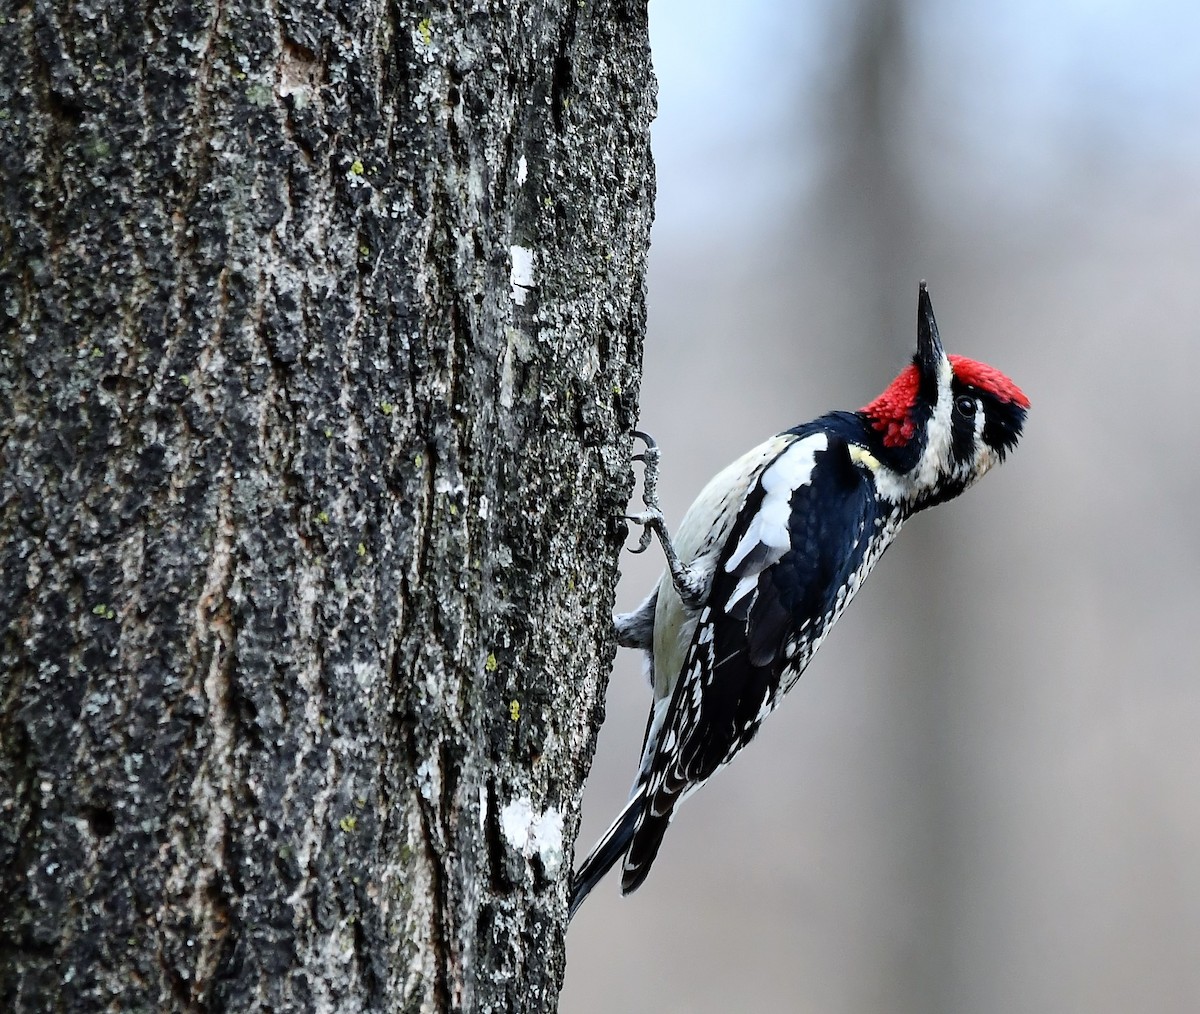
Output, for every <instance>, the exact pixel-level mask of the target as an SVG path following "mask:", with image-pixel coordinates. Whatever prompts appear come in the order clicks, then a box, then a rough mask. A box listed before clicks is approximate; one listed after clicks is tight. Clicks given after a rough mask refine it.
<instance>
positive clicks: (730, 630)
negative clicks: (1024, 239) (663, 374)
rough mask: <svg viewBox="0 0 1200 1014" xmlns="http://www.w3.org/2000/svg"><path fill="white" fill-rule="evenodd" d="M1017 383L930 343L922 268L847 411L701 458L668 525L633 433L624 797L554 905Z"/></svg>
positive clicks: (1019, 415) (986, 441) (701, 749)
mask: <svg viewBox="0 0 1200 1014" xmlns="http://www.w3.org/2000/svg"><path fill="white" fill-rule="evenodd" d="M1029 404H1030V403H1029V399H1028V398H1027V397H1026V395H1025V394H1024V392H1023V391H1022V390H1021V389H1020V388H1019V387H1017V385H1016V384H1014V383H1013V381H1012V380H1010V379H1009V378H1008V377H1007V376H1006V375H1005V374H1003V373H1001V372H1000V371H999V370H997V369H995V368H994V367H992V366H989V365H987V364H986V363H981V362H977V361H975V360H972V359H967V358H966V357H964V356H958V355H947V354H946V352H945V350H944V349H943V346H942V341H941V337H940V335H939V333H938V326H937V321H936V319H935V318H934V313H933V303H932V300H931V298H930V295H929V290H928V287H927V285H926V284H925V282H923V281H922V282H921V284H920V287H919V290H918V299H917V350H916V353H915V354H914V355H913V357H912V361H911V362H910V363H909V364H907V365H906V366H905V367H904V368H903V369H902V370H901V372H900V373H899V375H898V376H897V377H896V378H895V379H894V380H893V381H892V382H891V384H889V385H888V387H887V388H886V389H885V390H884V391H883V393H882V394H880V395H879V396H878V397H877V398H875V399H874V400H873V401H871V402H870V403H868V404H867V405H865V406H864V407H863V408H860V409H858V410H857V411H854V412H846V411H835V412H829V413H827V414H826V415H823V416H821V417H820V418H818V419H815V420H813V421H812V422H807V423H803V424H802V425H799V426H795V427H793V428H792V429H789V430H786V431H784V432H782V433H779V434H777V435H776V436H773V437H771V438H770V439H768V440H766V441H764V442H763V443H761V444H759V445H758V446H757V447H754V448H753V449H751V450H750V451H748V452H747V453H745V454H744V455H742V456H741V457H740V458H738V459H737V460H736V461H734V462H733V463H732V464H730V465H729V466H728V467H727V468H725V469H724V470H722V471H721V472H719V473H718V474H717V475H716V476H715V477H714V478H713V479H711V480H710V481H709V482H708V484H707V485H706V486H705V487H704V489H703V490H702V491H701V493H700V494H699V496H697V498H696V500H695V502H694V503H693V504H692V505H691V507H690V508H689V509H688V510H687V512H686V514H685V515H684V518H683V521H682V522H681V523H680V526H679V529H678V531H677V533H676V535H675V537H674V539H672V538H671V537H670V533H669V531H668V529H667V526H666V522H665V519H664V517H663V514H662V511H661V509H660V508H659V506H658V500H657V491H656V485H657V477H658V463H659V452H658V446H657V444H656V443H655V442H654V441H653V440H652V439H651V438H650V437H649V436H647V435H646V434H644V433H640V432H635V436H636V437H637V438H638V439H640V440H642V441H643V442H644V443H645V445H646V450H645V452H644V453H643V454H639V455H637V456H636V457H635V459H634V460H638V461H641V462H642V463H643V465H644V468H645V476H644V480H643V502H644V505H645V507H646V510H645V511H644V512H642V513H640V514H636V515H633V516H631V517H629V519H628V520H630V521H634V522H636V523H638V524H639V525H640V526H641V528H642V531H641V539H640V542H639V545H638V546H637V548H636V549H634V550H633V551H634V552H641V551H644V550H645V549H646V548H648V546H649V544H650V542H651V540H652V538H653V537H654V536H657V537H658V540H659V541H660V543H661V544H662V548H663V552H664V555H665V557H666V561H667V567H666V570H665V571H664V572H663V575H662V577H661V579H660V580H659V581H658V583H657V584H656V586H655V588H654V589H653V590H652V591H651V593H650V594H649V595H648V596H647V597H646V599H645V600H644V601H643V602H642V603H641V605H639V606H638V607H637V609H635V610H634V611H633V612H631V613H624V614H619V615H617V616H616V617H615V618H614V630H615V636H616V640H617V643H618V645H620V646H622V647H628V648H637V649H640V650H641V651H643V652H644V653H645V665H646V674H647V678H648V679H649V681H650V683H651V686H652V688H653V703H652V705H651V708H650V714H649V717H648V719H647V724H646V732H645V737H644V739H643V746H642V752H641V757H640V761H639V765H638V771H637V775H636V777H635V779H634V783H633V788H632V791H631V793H630V797H629V802H628V803H627V804H626V806H625V808H624V809H623V810H622V811H621V813H620V814H619V815H618V816H617V818H616V820H614V821H613V823H612V825H611V826H610V827H609V829H608V830H607V831H606V832H605V834H604V835H603V837H602V838H601V839H600V841H599V842H598V843H597V845H596V846H595V848H594V849H593V850H592V851H591V853H590V854H589V855H588V856H587V858H586V859H585V860H584V861H583V863H582V864H581V865H580V867H579V869H578V870H577V871H576V872H575V874H574V876H573V877H572V880H571V887H570V897H569V905H568V913H569V914H568V918H569V919H570V918H573V917H574V916H575V914H576V912H577V911H578V910H579V906H580V905H581V904H582V903H583V901H584V899H585V898H586V897H587V896H588V894H589V892H590V891H591V890H592V889H593V888H594V887H595V886H596V884H597V883H599V881H600V880H601V879H602V878H603V877H604V875H605V874H606V873H607V872H608V871H609V870H610V869H611V868H612V867H613V866H614V865H615V864H616V863H617V862H618V861H621V860H622V859H623V864H622V869H621V892H622V894H629V893H630V892H632V891H634V890H636V889H637V888H638V887H639V886H640V885H641V884H642V883H643V881H644V880H645V879H646V876H647V874H648V873H649V872H650V868H651V865H652V864H653V862H654V860H655V857H656V856H657V855H658V851H659V847H660V845H661V844H662V840H663V836H664V835H665V833H666V830H667V827H668V826H669V824H670V822H671V819H672V817H673V816H674V814H675V811H676V809H677V808H678V806H679V804H680V803H682V802H683V801H684V800H685V799H687V798H688V797H689V796H690V795H692V793H694V792H695V791H696V790H697V789H699V788H700V787H701V786H702V785H704V784H705V783H706V782H707V781H708V780H709V778H711V777H712V776H713V775H714V774H715V773H716V772H717V771H718V770H720V769H721V768H723V767H724V766H725V765H727V764H729V763H730V761H732V760H733V758H734V757H735V756H736V755H737V754H738V753H739V752H740V751H741V750H742V748H743V747H745V746H746V745H747V744H748V743H749V742H750V741H751V740H752V739H753V738H754V736H755V733H756V732H757V731H758V729H759V727H760V725H761V724H762V722H763V720H764V719H765V718H766V717H767V716H768V715H769V714H770V713H771V712H772V711H774V710H775V708H776V707H778V705H779V703H780V702H781V701H782V699H783V697H784V695H785V694H786V693H787V691H788V690H790V689H791V687H792V686H793V685H794V684H795V683H796V681H797V679H799V677H800V675H801V673H803V671H804V669H805V667H806V666H807V665H808V664H809V662H810V661H811V660H812V657H813V654H814V653H815V652H816V650H817V648H818V647H819V646H820V645H821V642H822V641H823V640H824V639H825V637H826V636H827V635H828V633H829V631H830V629H831V628H832V627H833V625H834V623H836V622H837V620H838V618H839V617H840V616H841V615H842V613H843V612H844V611H845V609H846V607H847V606H848V605H849V604H850V601H851V600H852V599H853V598H854V596H855V594H856V593H857V592H858V590H859V589H860V588H861V587H862V584H863V582H864V581H865V580H866V578H867V576H868V575H869V574H870V572H871V570H872V568H873V567H874V566H875V564H876V563H877V562H878V561H879V558H880V557H881V556H882V555H883V553H884V551H885V550H886V549H887V548H888V547H889V546H890V545H891V543H892V541H893V540H894V539H895V537H896V535H897V533H898V532H899V531H900V529H901V527H902V526H903V525H904V523H905V522H906V521H907V520H908V519H909V518H911V517H912V516H913V515H914V514H916V513H917V512H919V511H922V510H925V509H927V508H929V507H932V506H934V505H935V504H940V503H944V502H946V501H947V500H951V499H953V498H954V497H956V496H958V495H959V494H960V493H962V492H963V491H964V490H966V489H967V488H968V487H969V486H971V485H972V484H974V483H975V482H976V481H978V480H979V479H980V478H981V477H982V476H983V475H985V474H986V473H987V472H989V471H990V470H991V469H992V468H993V467H995V466H996V465H998V464H1000V463H1001V462H1002V461H1004V459H1005V456H1006V455H1007V454H1008V453H1009V452H1010V451H1011V450H1012V449H1013V448H1014V447H1015V446H1016V444H1017V441H1018V439H1019V438H1020V436H1021V433H1022V430H1023V428H1024V425H1025V419H1026V415H1027V413H1028V410H1029Z"/></svg>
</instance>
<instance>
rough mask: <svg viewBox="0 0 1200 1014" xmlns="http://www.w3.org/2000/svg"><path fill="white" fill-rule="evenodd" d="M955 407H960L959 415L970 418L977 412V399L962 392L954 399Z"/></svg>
mask: <svg viewBox="0 0 1200 1014" xmlns="http://www.w3.org/2000/svg"><path fill="white" fill-rule="evenodd" d="M954 407H955V408H956V409H958V412H959V415H964V416H966V417H967V418H968V419H970V418H971V416H973V415H974V414H975V399H974V398H970V397H968V396H967V395H965V394H960V395H959V396H958V397H957V398H955V399H954Z"/></svg>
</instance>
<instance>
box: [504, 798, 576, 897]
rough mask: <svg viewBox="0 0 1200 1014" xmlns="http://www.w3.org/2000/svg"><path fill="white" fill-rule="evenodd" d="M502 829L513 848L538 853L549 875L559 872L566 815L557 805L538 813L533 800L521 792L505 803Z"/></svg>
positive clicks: (527, 857)
mask: <svg viewBox="0 0 1200 1014" xmlns="http://www.w3.org/2000/svg"><path fill="white" fill-rule="evenodd" d="M500 831H501V833H502V834H503V835H504V837H505V840H506V841H507V842H508V843H509V845H511V846H512V847H513V850H514V851H516V852H519V853H520V854H521V855H523V856H524V857H525V858H526V859H532V858H533V856H535V855H536V856H537V857H538V858H539V859H540V860H541V863H542V869H543V870H545V872H546V876H547V877H549V878H550V879H552V880H553V879H554V878H555V877H557V876H558V873H559V871H560V870H561V869H562V863H563V818H562V814H561V813H559V812H558V809H557V808H556V807H553V806H552V807H550V809H548V810H547V811H546V812H545V813H536V812H535V811H534V809H533V804H532V802H530V800H529V799H528V798H527V797H525V796H521V797H520V798H518V799H514V800H513V801H512V802H509V803H505V804H504V808H503V809H502V810H501V811H500Z"/></svg>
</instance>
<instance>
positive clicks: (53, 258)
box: [0, 0, 653, 1011]
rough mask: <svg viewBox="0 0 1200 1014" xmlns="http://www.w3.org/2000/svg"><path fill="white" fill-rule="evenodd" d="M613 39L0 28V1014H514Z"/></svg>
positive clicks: (550, 997)
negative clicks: (260, 1013) (268, 1013)
mask: <svg viewBox="0 0 1200 1014" xmlns="http://www.w3.org/2000/svg"><path fill="white" fill-rule="evenodd" d="M646 33H647V26H646V10H645V4H644V2H638V0H629V2H625V0H608V2H605V0H601V2H598V3H589V4H582V3H577V2H575V0H563V2H561V3H554V2H545V3H540V4H532V5H527V4H516V3H505V4H501V3H492V4H488V5H484V4H480V3H476V4H443V5H434V6H433V7H431V6H429V5H424V6H420V5H416V4H411V3H407V2H400V3H395V4H391V5H387V4H381V3H367V4H363V5H360V6H352V5H346V6H343V5H339V4H334V3H332V2H330V0H297V2H293V3H290V4H286V5H280V6H276V5H273V4H270V3H268V4H267V5H266V6H263V5H260V4H254V3H249V2H245V0H227V2H224V3H220V4H217V5H214V6H211V7H202V8H200V7H193V6H189V5H186V4H180V3H168V4H166V5H150V4H145V3H137V2H135V3H132V4H129V3H124V2H122V3H116V2H115V0H96V2H94V3H90V4H75V3H67V2H66V0H47V2H44V3H37V4H35V5H31V6H23V7H20V8H14V7H13V6H11V5H6V6H5V7H4V8H3V24H2V25H0V52H2V53H3V54H4V56H3V59H2V60H0V117H2V118H3V121H2V123H0V161H2V172H0V187H2V188H3V190H2V191H0V427H2V429H3V445H2V447H0V481H2V486H0V561H2V566H3V580H2V583H0V618H2V619H0V633H2V640H0V680H2V682H0V891H2V892H3V897H4V902H3V905H2V906H0V1008H2V1009H4V1010H20V1011H41V1010H69V1011H76V1010H102V1009H106V1010H121V1011H135V1010H146V1011H150V1010H154V1011H157V1010H187V1011H217V1010H237V1011H250V1010H414V1011H415V1010H422V1011H449V1010H460V1009H465V1010H506V1011H507V1010H511V1011H541V1010H552V1009H554V1007H555V1004H556V997H557V993H558V988H559V985H560V983H561V979H562V971H563V960H564V959H563V947H562V937H563V929H564V915H565V889H566V879H567V875H568V872H569V868H570V854H571V843H572V841H573V838H574V835H575V831H576V826H577V819H576V813H577V804H578V801H579V796H580V787H581V783H582V780H583V776H584V774H585V772H586V769H587V766H588V764H589V762H590V757H591V750H592V745H593V736H594V729H593V719H594V717H595V715H596V712H597V709H598V707H599V704H598V703H597V701H598V691H599V690H602V689H603V685H604V681H605V677H606V674H607V671H608V666H609V663H610V660H611V655H612V651H613V646H612V643H611V640H610V638H609V633H608V629H609V615H610V610H611V604H612V598H613V586H614V580H615V568H616V559H617V554H618V550H619V546H620V541H619V539H618V538H617V537H616V535H615V534H614V532H613V528H612V525H611V523H610V517H611V516H612V515H613V514H614V513H616V512H618V511H620V510H621V509H622V507H623V505H624V500H625V497H626V494H627V492H628V488H629V480H630V471H629V467H628V454H629V446H628V441H627V440H626V439H625V434H627V432H628V430H629V429H630V427H631V425H632V423H633V422H634V415H635V410H636V396H637V384H638V377H639V370H640V342H641V336H642V332H643V325H644V298H643V279H644V266H645V255H646V249H647V243H648V232H649V223H650V219H651V200H652V167H651V162H650V155H649V146H648V127H649V121H650V118H651V116H652V112H653V80H652V76H651V72H650V66H649V53H648V46H647V34H646Z"/></svg>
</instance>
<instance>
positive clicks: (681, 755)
mask: <svg viewBox="0 0 1200 1014" xmlns="http://www.w3.org/2000/svg"><path fill="white" fill-rule="evenodd" d="M803 438H804V435H801V439H803ZM791 446H795V445H791ZM783 453H787V452H786V450H785V451H784V452H783ZM776 460H778V458H777V459H776ZM767 467H768V469H769V468H770V466H769V465H768V466H767ZM766 471H767V469H764V474H765V472H766ZM764 496H765V491H764V489H763V483H762V477H761V476H760V478H759V481H758V482H756V483H755V485H754V487H753V489H752V490H751V492H750V494H749V495H748V496H747V498H746V502H745V504H744V506H743V509H742V510H741V512H740V515H739V518H738V521H737V523H736V524H735V525H734V527H733V529H732V530H731V531H730V534H729V537H728V539H727V540H726V543H725V546H724V547H723V549H722V551H721V558H720V561H719V563H718V566H717V571H716V574H715V576H714V578H713V584H712V591H711V594H710V595H709V603H710V607H711V610H710V615H709V617H708V622H707V623H706V622H704V620H703V619H702V621H701V622H700V623H699V624H698V625H697V627H696V633H695V634H694V635H693V638H692V644H691V647H690V648H689V650H688V655H687V658H686V660H685V662H684V666H683V671H682V673H681V674H680V677H679V680H678V682H677V683H676V684H675V688H674V691H673V694H672V700H671V704H670V713H669V715H668V717H667V720H666V723H665V725H664V728H663V730H662V733H661V734H660V735H659V737H658V749H657V753H656V755H655V757H654V760H653V761H652V763H651V764H650V765H649V768H648V770H647V774H646V780H647V782H648V794H647V797H646V798H647V803H646V808H645V810H644V811H643V814H642V818H641V821H640V823H639V824H638V825H637V826H636V827H635V828H634V831H633V839H632V842H631V844H630V849H629V854H628V857H627V859H626V863H625V872H624V875H623V878H622V889H623V890H624V891H625V892H629V891H631V890H633V889H634V888H635V887H637V885H638V884H640V883H641V882H642V880H643V879H645V876H646V874H647V873H648V872H649V868H650V863H651V862H652V861H653V859H654V857H655V855H656V854H657V852H658V848H659V844H660V843H661V840H662V836H663V834H664V833H665V832H666V829H667V825H668V823H669V822H670V819H671V814H672V811H673V810H674V807H675V805H676V804H677V803H678V801H679V797H680V796H682V795H683V794H684V793H685V792H686V791H687V790H688V789H690V788H691V787H693V786H695V785H697V784H699V783H701V782H704V781H706V780H707V779H708V778H709V777H711V775H712V774H713V773H714V772H715V771H716V770H717V769H718V768H719V767H720V766H721V765H722V764H724V763H726V762H727V761H728V760H729V759H730V758H731V757H732V756H733V754H735V753H736V752H737V751H738V750H739V749H741V747H743V746H745V745H746V743H748V742H749V741H750V739H751V738H753V736H754V733H755V732H756V731H757V729H758V724H759V722H760V721H761V720H762V715H763V710H764V705H765V704H766V703H767V702H769V701H772V700H773V699H774V697H775V695H776V694H777V692H778V691H779V689H780V682H781V680H782V679H783V678H784V676H785V673H786V671H787V669H788V666H789V665H790V664H791V662H792V659H793V658H794V657H795V655H796V654H797V653H798V649H799V648H800V647H801V646H802V645H803V644H804V643H805V642H808V641H811V640H813V639H814V638H815V637H817V636H819V634H820V633H821V631H822V630H823V628H824V626H825V623H826V621H827V619H828V617H829V614H830V613H831V612H832V611H833V610H834V608H835V605H836V600H837V594H838V590H839V589H840V588H841V587H842V586H844V585H845V583H846V581H847V580H848V578H849V576H850V575H851V574H852V573H853V572H854V571H855V570H856V569H857V568H858V567H859V566H860V565H861V563H862V560H863V558H864V556H865V554H866V552H867V550H868V546H869V541H870V539H871V538H872V536H873V534H874V532H875V530H876V528H875V520H876V517H877V505H876V498H875V495H874V490H873V486H872V482H871V479H870V477H869V473H868V472H867V471H866V470H865V469H863V468H860V467H858V466H856V465H855V463H854V462H853V460H852V459H851V457H850V451H849V446H848V444H847V443H846V441H845V440H844V439H843V438H841V437H839V436H836V435H834V434H829V435H828V445H827V447H826V448H825V449H824V450H822V451H818V452H817V453H816V455H815V464H814V467H813V469H812V472H811V474H810V476H809V481H807V482H805V483H804V484H802V485H800V486H799V487H798V488H796V489H795V490H794V491H793V492H792V496H791V504H790V508H791V509H790V514H789V518H788V541H789V546H788V547H787V548H786V549H785V550H784V551H783V555H782V556H781V557H780V558H779V559H778V560H777V561H776V562H775V564H774V565H773V566H769V567H767V568H766V569H764V570H762V572H761V573H760V574H759V576H758V580H757V583H756V584H755V585H754V588H753V591H752V593H750V594H746V595H744V596H743V597H742V599H741V600H740V601H739V602H737V603H736V604H735V606H734V608H732V609H729V602H730V599H731V598H732V596H733V595H734V594H735V593H736V590H737V589H738V587H739V585H740V584H741V582H742V580H743V578H745V577H746V576H747V575H748V574H753V573H754V571H755V570H756V569H757V568H758V567H760V566H761V564H762V562H763V560H764V559H766V558H767V556H766V555H765V554H768V553H769V552H770V549H769V547H764V546H760V547H756V548H755V549H753V550H751V551H750V552H749V553H747V554H746V555H745V557H744V559H742V560H740V561H739V563H738V565H737V566H736V567H735V568H734V569H733V570H732V572H730V571H727V570H726V566H727V563H728V561H729V560H730V559H731V558H733V556H734V553H735V551H736V549H737V547H738V545H739V543H740V542H741V540H742V537H743V536H744V535H745V534H746V532H747V530H748V529H749V527H750V525H751V523H752V521H753V518H754V516H755V514H756V513H757V512H758V510H759V509H760V507H761V506H762V503H763V499H764ZM702 615H703V614H702ZM704 652H711V653H712V660H711V663H710V666H709V667H706V666H704V665H700V666H697V665H696V661H697V659H698V658H702V657H703V653H704ZM697 679H699V680H701V681H702V685H701V688H700V691H699V695H698V697H697V693H696V686H695V684H696V681H697ZM697 700H698V706H697V704H696V701H697ZM668 744H669V745H668Z"/></svg>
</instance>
